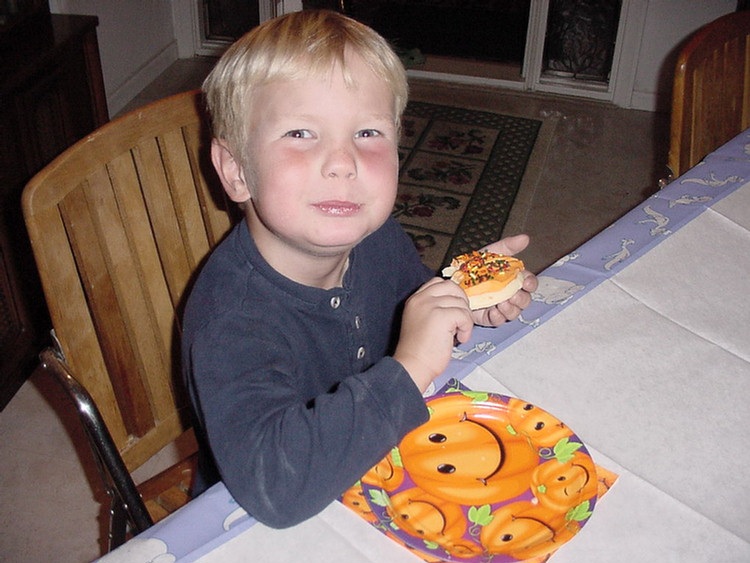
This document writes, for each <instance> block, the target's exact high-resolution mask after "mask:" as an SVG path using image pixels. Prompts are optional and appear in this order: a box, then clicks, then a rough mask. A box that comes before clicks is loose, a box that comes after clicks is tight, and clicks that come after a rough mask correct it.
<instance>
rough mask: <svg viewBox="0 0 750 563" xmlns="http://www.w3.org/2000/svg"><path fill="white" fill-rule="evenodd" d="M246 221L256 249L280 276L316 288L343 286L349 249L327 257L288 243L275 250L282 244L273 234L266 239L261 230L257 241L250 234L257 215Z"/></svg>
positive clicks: (253, 230)
mask: <svg viewBox="0 0 750 563" xmlns="http://www.w3.org/2000/svg"><path fill="white" fill-rule="evenodd" d="M246 220H247V221H248V227H249V229H250V235H251V236H252V237H253V240H254V241H255V246H256V248H257V249H258V252H260V254H261V256H263V258H264V259H265V261H266V262H268V264H269V265H270V266H271V267H272V268H273V269H274V270H276V271H277V272H279V273H280V274H281V275H283V276H284V277H286V278H289V279H290V280H292V281H295V282H297V283H300V284H302V285H306V286H309V287H317V288H320V289H333V288H334V287H341V286H342V285H343V281H344V275H345V274H346V270H347V269H348V268H349V253H350V252H351V250H346V251H342V252H340V253H336V254H332V255H329V256H319V255H315V254H311V253H308V252H304V251H302V250H297V251H295V250H294V249H292V248H290V247H288V246H286V247H284V248H283V251H279V249H278V248H276V246H277V245H281V246H284V244H283V243H282V242H281V241H280V240H279V239H276V240H272V239H273V235H271V240H269V237H268V235H269V233H268V231H265V230H264V229H262V230H261V231H262V232H261V233H260V239H261V240H259V238H258V237H257V236H255V234H254V233H255V232H257V230H256V229H255V228H253V226H254V225H253V223H254V222H255V221H258V219H257V217H253V216H251V217H246ZM269 243H270V244H269Z"/></svg>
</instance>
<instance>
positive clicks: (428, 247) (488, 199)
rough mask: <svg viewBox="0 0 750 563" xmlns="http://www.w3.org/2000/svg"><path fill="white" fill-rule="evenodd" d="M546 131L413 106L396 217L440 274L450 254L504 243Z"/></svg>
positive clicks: (505, 119) (536, 123)
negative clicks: (503, 236) (505, 229)
mask: <svg viewBox="0 0 750 563" xmlns="http://www.w3.org/2000/svg"><path fill="white" fill-rule="evenodd" d="M541 126H542V121H540V120H537V119H529V118H523V117H515V116H510V115H503V114H499V113H491V112H486V111H476V110H472V109H465V108H459V107H451V106H445V105H435V104H429V103H424V102H410V103H409V105H408V106H407V109H406V111H405V113H404V117H403V121H402V136H401V142H400V146H399V153H400V155H399V156H400V160H401V171H400V177H399V192H398V196H397V198H396V204H395V206H394V209H393V216H394V217H395V218H396V219H397V220H398V221H399V223H401V225H402V226H403V227H404V229H405V230H406V231H407V233H409V235H410V236H411V237H412V240H413V241H414V244H415V246H416V247H417V250H418V251H419V253H420V256H421V257H422V260H423V261H424V262H425V264H427V265H428V266H429V267H430V268H432V269H435V270H436V271H437V270H439V269H440V268H441V267H442V266H443V265H445V264H446V262H449V261H450V258H451V257H452V256H454V255H456V254H461V253H463V252H467V251H470V250H474V249H478V248H480V247H481V246H484V245H486V244H489V243H491V242H494V241H496V240H498V239H499V238H500V236H501V234H502V232H503V227H504V225H505V224H506V222H507V220H508V217H509V214H510V211H511V208H512V206H513V203H514V200H515V199H516V196H517V195H518V193H519V189H520V188H521V185H522V180H523V178H524V172H525V171H526V167H527V164H528V162H529V158H530V157H531V154H532V151H533V149H534V146H535V143H536V141H537V138H538V135H539V131H540V128H541Z"/></svg>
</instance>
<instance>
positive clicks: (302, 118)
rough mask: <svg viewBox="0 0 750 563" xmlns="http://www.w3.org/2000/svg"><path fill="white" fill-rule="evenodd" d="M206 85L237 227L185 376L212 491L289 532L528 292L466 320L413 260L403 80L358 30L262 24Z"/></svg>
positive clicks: (213, 276)
mask: <svg viewBox="0 0 750 563" xmlns="http://www.w3.org/2000/svg"><path fill="white" fill-rule="evenodd" d="M204 90H205V93H206V98H207V101H208V104H209V109H210V112H211V115H212V119H213V126H214V132H213V133H214V141H213V143H212V147H211V157H212V161H213V164H214V167H215V168H216V171H217V173H218V175H219V178H220V179H221V182H222V184H223V187H224V189H225V190H226V193H227V194H228V195H229V197H230V198H231V199H232V200H233V201H235V202H237V203H238V204H240V205H241V206H242V207H243V210H244V213H245V221H243V222H242V223H241V224H239V225H238V226H237V227H236V228H235V229H234V230H233V231H232V232H231V233H230V234H229V236H228V237H227V238H226V240H225V241H223V242H222V243H221V244H220V245H219V246H218V247H217V248H216V250H215V251H214V252H213V254H212V255H211V257H210V259H209V260H208V261H207V263H206V265H205V267H204V268H203V270H202V272H201V274H200V276H199V278H198V279H197V281H196V284H195V286H194V288H193V290H192V293H191V295H190V299H189V301H188V303H187V307H186V310H185V316H184V324H183V364H184V371H185V376H186V380H187V383H188V386H189V389H190V392H191V397H192V399H193V403H194V406H195V410H196V412H197V415H198V419H199V425H198V429H199V433H201V434H202V435H205V437H206V439H207V441H208V444H209V446H210V451H211V453H212V454H213V461H214V462H215V465H216V467H217V468H218V470H219V476H220V478H221V479H222V480H223V481H224V483H225V484H226V486H227V488H228V489H229V491H230V492H231V494H232V495H233V497H234V498H235V499H236V500H237V502H238V503H239V504H240V505H241V506H242V507H243V508H245V509H246V510H247V511H248V512H249V513H250V514H251V515H253V516H254V517H256V518H257V519H258V520H260V521H261V522H264V523H266V524H267V525H269V526H274V527H286V526H290V525H293V524H296V523H298V522H300V521H302V520H304V519H306V518H308V517H310V516H312V515H314V514H316V513H318V512H319V511H321V510H322V509H323V508H324V507H325V506H326V505H327V504H329V503H330V502H331V501H333V500H335V499H336V498H337V497H338V496H339V495H340V494H341V493H342V492H343V491H344V490H345V489H347V488H348V487H349V486H351V485H352V484H353V483H355V482H356V481H357V480H358V479H359V478H360V477H361V476H362V475H363V474H364V473H365V472H366V471H367V470H368V469H369V468H370V467H372V466H373V465H374V464H375V463H377V462H378V461H379V460H380V459H381V458H382V457H383V456H384V455H385V454H386V453H387V452H388V451H389V450H390V449H391V448H392V447H393V446H394V445H396V444H397V443H398V442H399V441H400V439H401V438H402V437H403V436H404V435H405V434H406V433H407V432H409V431H410V430H412V429H413V428H415V427H416V426H418V425H419V424H421V423H423V422H425V421H426V420H427V418H428V414H427V410H426V408H425V405H424V401H423V399H422V395H421V392H422V391H424V390H425V388H426V387H427V386H428V385H429V383H430V382H431V381H432V379H434V378H435V377H436V376H437V375H439V374H440V373H441V372H442V371H443V370H444V369H445V367H446V366H447V363H448V361H449V359H450V355H451V351H452V348H453V345H454V341H455V340H456V339H457V340H458V341H460V342H463V341H466V339H468V337H469V335H470V333H471V330H472V327H473V324H474V323H475V322H477V323H481V324H485V325H497V324H500V323H502V322H505V321H506V320H507V319H509V318H515V317H516V316H518V314H519V312H520V309H521V308H523V307H525V306H526V305H528V303H529V300H530V297H529V294H528V291H533V289H535V287H536V279H535V278H534V276H532V275H530V274H529V276H528V277H527V280H526V283H525V286H524V287H525V291H520V292H519V293H517V294H516V295H515V296H514V297H513V298H512V299H510V300H509V301H508V302H506V303H504V304H502V305H500V306H497V307H493V308H491V309H488V310H484V311H479V312H474V313H472V312H471V311H470V309H469V307H468V302H467V299H466V297H465V295H464V293H463V292H462V291H461V289H460V288H459V287H458V286H457V285H456V284H454V283H452V282H450V281H445V280H441V279H439V278H434V277H433V275H434V274H433V273H432V272H430V271H428V269H427V268H426V267H425V266H423V265H422V264H421V262H420V260H419V257H418V255H417V253H416V251H415V249H414V246H413V244H412V243H411V240H410V239H409V237H408V236H407V235H406V234H405V233H404V232H403V230H401V228H400V227H399V226H398V224H397V223H396V222H395V221H394V220H393V219H392V218H391V217H390V212H391V208H392V205H393V203H394V199H395V196H396V188H397V183H398V180H397V176H398V155H397V143H398V135H399V121H400V117H401V113H402V111H403V109H404V106H405V105H406V99H407V84H406V76H405V72H404V70H403V67H402V66H401V64H400V62H399V60H398V58H397V57H396V56H395V55H394V54H393V52H392V51H391V49H390V48H389V47H388V45H387V43H386V42H385V41H384V40H383V39H382V38H381V37H380V36H379V35H377V34H376V33H375V32H373V31H372V30H370V29H369V28H367V27H365V26H363V25H361V24H359V23H357V22H355V21H353V20H350V19H348V18H346V17H344V16H341V15H339V14H337V13H334V12H327V11H303V12H297V13H293V14H289V15H287V16H283V17H281V18H277V19H275V20H271V21H269V22H266V23H265V24H263V25H261V26H259V27H258V28H256V29H255V30H253V31H252V32H250V33H249V34H248V35H246V36H244V37H243V38H241V39H240V40H239V41H238V42H237V43H236V44H235V45H234V46H232V47H231V48H230V49H229V51H227V53H226V54H225V55H224V56H223V57H222V59H221V60H220V61H219V62H218V64H217V65H216V67H215V69H214V70H213V72H212V73H211V75H210V76H209V77H208V78H207V79H206V82H205V84H204ZM527 243H528V239H527V238H526V237H514V238H513V239H507V240H506V241H500V242H499V243H496V244H495V245H493V249H494V250H496V251H500V252H504V253H506V254H512V253H514V252H517V251H519V250H522V249H523V248H524V247H525V246H526V244H527ZM404 302H405V304H404Z"/></svg>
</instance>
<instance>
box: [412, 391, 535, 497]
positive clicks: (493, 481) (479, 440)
mask: <svg viewBox="0 0 750 563" xmlns="http://www.w3.org/2000/svg"><path fill="white" fill-rule="evenodd" d="M429 407H430V409H431V411H432V412H431V414H430V420H429V421H428V422H427V423H425V424H423V425H422V426H420V427H418V428H416V429H415V430H413V431H412V432H410V433H409V434H407V435H406V436H405V437H404V439H403V440H402V441H401V444H400V445H399V450H400V452H401V458H402V461H403V463H404V468H405V469H406V471H407V472H408V473H409V475H410V476H411V478H412V480H413V481H414V482H415V483H416V484H417V486H419V487H420V488H421V489H422V490H424V491H426V492H429V493H431V494H433V495H435V496H437V497H440V498H442V499H445V500H448V501H452V502H456V503H459V504H480V505H481V504H489V503H493V502H500V501H503V500H507V499H511V498H513V497H515V496H517V495H519V494H521V493H522V492H524V491H525V490H526V489H528V488H529V473H530V471H531V470H532V469H533V468H534V467H536V465H537V464H538V463H539V457H538V455H537V452H536V450H535V449H534V447H533V446H531V445H530V444H529V441H528V440H527V439H526V438H525V437H524V436H521V435H518V434H517V433H511V432H510V431H509V430H508V422H507V421H506V420H502V419H498V418H496V417H493V416H491V414H492V409H491V408H490V409H487V408H484V407H483V404H481V405H478V404H476V403H474V402H473V399H472V398H471V397H470V396H466V395H464V394H461V393H456V394H451V395H447V396H445V397H440V398H437V399H433V400H431V401H430V402H429ZM497 408H498V409H502V410H503V411H505V410H506V409H507V407H506V405H505V404H502V403H498V404H497ZM488 410H489V412H485V411H488Z"/></svg>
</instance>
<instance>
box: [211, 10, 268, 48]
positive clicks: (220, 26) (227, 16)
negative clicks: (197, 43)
mask: <svg viewBox="0 0 750 563" xmlns="http://www.w3.org/2000/svg"><path fill="white" fill-rule="evenodd" d="M203 15H204V33H205V36H206V39H209V40H212V41H234V40H235V39H238V38H239V37H240V36H242V35H244V34H245V33H246V32H247V31H249V30H250V29H252V28H253V27H255V26H256V25H258V24H259V23H260V15H259V11H258V1H257V0H203Z"/></svg>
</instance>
